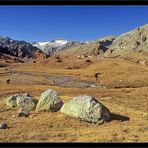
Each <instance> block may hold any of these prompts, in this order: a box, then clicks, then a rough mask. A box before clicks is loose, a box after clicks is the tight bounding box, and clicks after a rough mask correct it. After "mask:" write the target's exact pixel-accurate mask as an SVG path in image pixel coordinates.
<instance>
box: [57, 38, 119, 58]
mask: <svg viewBox="0 0 148 148" xmlns="http://www.w3.org/2000/svg"><path fill="white" fill-rule="evenodd" d="M115 38H116V36H107V37H104V38H100V39H98V40H95V41H90V42H87V43H86V44H81V45H77V46H74V47H70V48H67V49H65V50H62V51H60V52H58V53H57V54H58V55H76V56H96V55H102V54H103V53H104V52H105V51H106V50H107V49H108V46H109V45H111V44H112V42H113V40H114V39H115Z"/></svg>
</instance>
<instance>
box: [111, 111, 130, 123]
mask: <svg viewBox="0 0 148 148" xmlns="http://www.w3.org/2000/svg"><path fill="white" fill-rule="evenodd" d="M113 120H119V121H122V122H123V121H129V120H130V118H129V117H127V116H123V115H119V114H114V113H111V121H113Z"/></svg>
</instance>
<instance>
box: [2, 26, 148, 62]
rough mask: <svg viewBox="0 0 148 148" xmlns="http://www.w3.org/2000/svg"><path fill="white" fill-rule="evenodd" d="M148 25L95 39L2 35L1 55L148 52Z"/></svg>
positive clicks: (28, 55)
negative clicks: (30, 38) (32, 38)
mask: <svg viewBox="0 0 148 148" xmlns="http://www.w3.org/2000/svg"><path fill="white" fill-rule="evenodd" d="M147 39H148V24H145V25H144V26H141V27H138V28H136V29H134V30H131V31H129V32H127V33H124V34H121V35H119V36H115V35H111V36H106V37H103V38H100V39H97V40H94V41H89V42H88V41H87V42H81V41H67V40H64V39H56V40H52V41H48V42H33V43H28V42H26V41H21V40H20V41H19V40H13V39H11V38H9V37H3V36H1V37H0V54H1V57H2V55H3V54H4V55H10V56H14V57H17V58H19V59H21V60H22V59H23V60H24V59H36V58H40V57H42V58H48V57H50V56H52V55H63V56H82V55H83V56H112V55H113V56H115V55H123V54H125V53H144V52H148V40H147Z"/></svg>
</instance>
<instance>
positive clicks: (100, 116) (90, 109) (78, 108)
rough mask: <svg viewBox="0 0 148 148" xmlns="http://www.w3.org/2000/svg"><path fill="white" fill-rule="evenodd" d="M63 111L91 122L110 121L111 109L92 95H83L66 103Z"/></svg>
mask: <svg viewBox="0 0 148 148" xmlns="http://www.w3.org/2000/svg"><path fill="white" fill-rule="evenodd" d="M61 112H62V113H65V114H67V115H69V116H71V117H75V118H79V119H81V120H83V121H87V122H90V123H99V124H102V123H104V121H110V118H111V117H110V116H111V115H110V111H109V110H108V109H107V107H105V106H104V105H103V104H102V103H100V102H98V101H97V100H95V99H94V98H93V97H91V96H85V95H81V96H78V97H75V98H74V99H73V100H71V101H69V102H67V103H65V104H64V105H63V106H62V108H61Z"/></svg>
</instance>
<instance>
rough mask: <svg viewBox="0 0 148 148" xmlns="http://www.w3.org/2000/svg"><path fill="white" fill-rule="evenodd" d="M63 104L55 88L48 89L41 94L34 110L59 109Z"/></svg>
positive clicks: (52, 110) (53, 110)
mask: <svg viewBox="0 0 148 148" xmlns="http://www.w3.org/2000/svg"><path fill="white" fill-rule="evenodd" d="M62 105H63V102H62V100H61V98H60V97H59V95H58V93H57V92H56V91H55V90H52V89H48V90H46V91H45V92H44V93H42V94H41V98H40V100H39V102H38V104H37V106H36V111H51V112H55V111H59V110H60V109H61V107H62Z"/></svg>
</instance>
